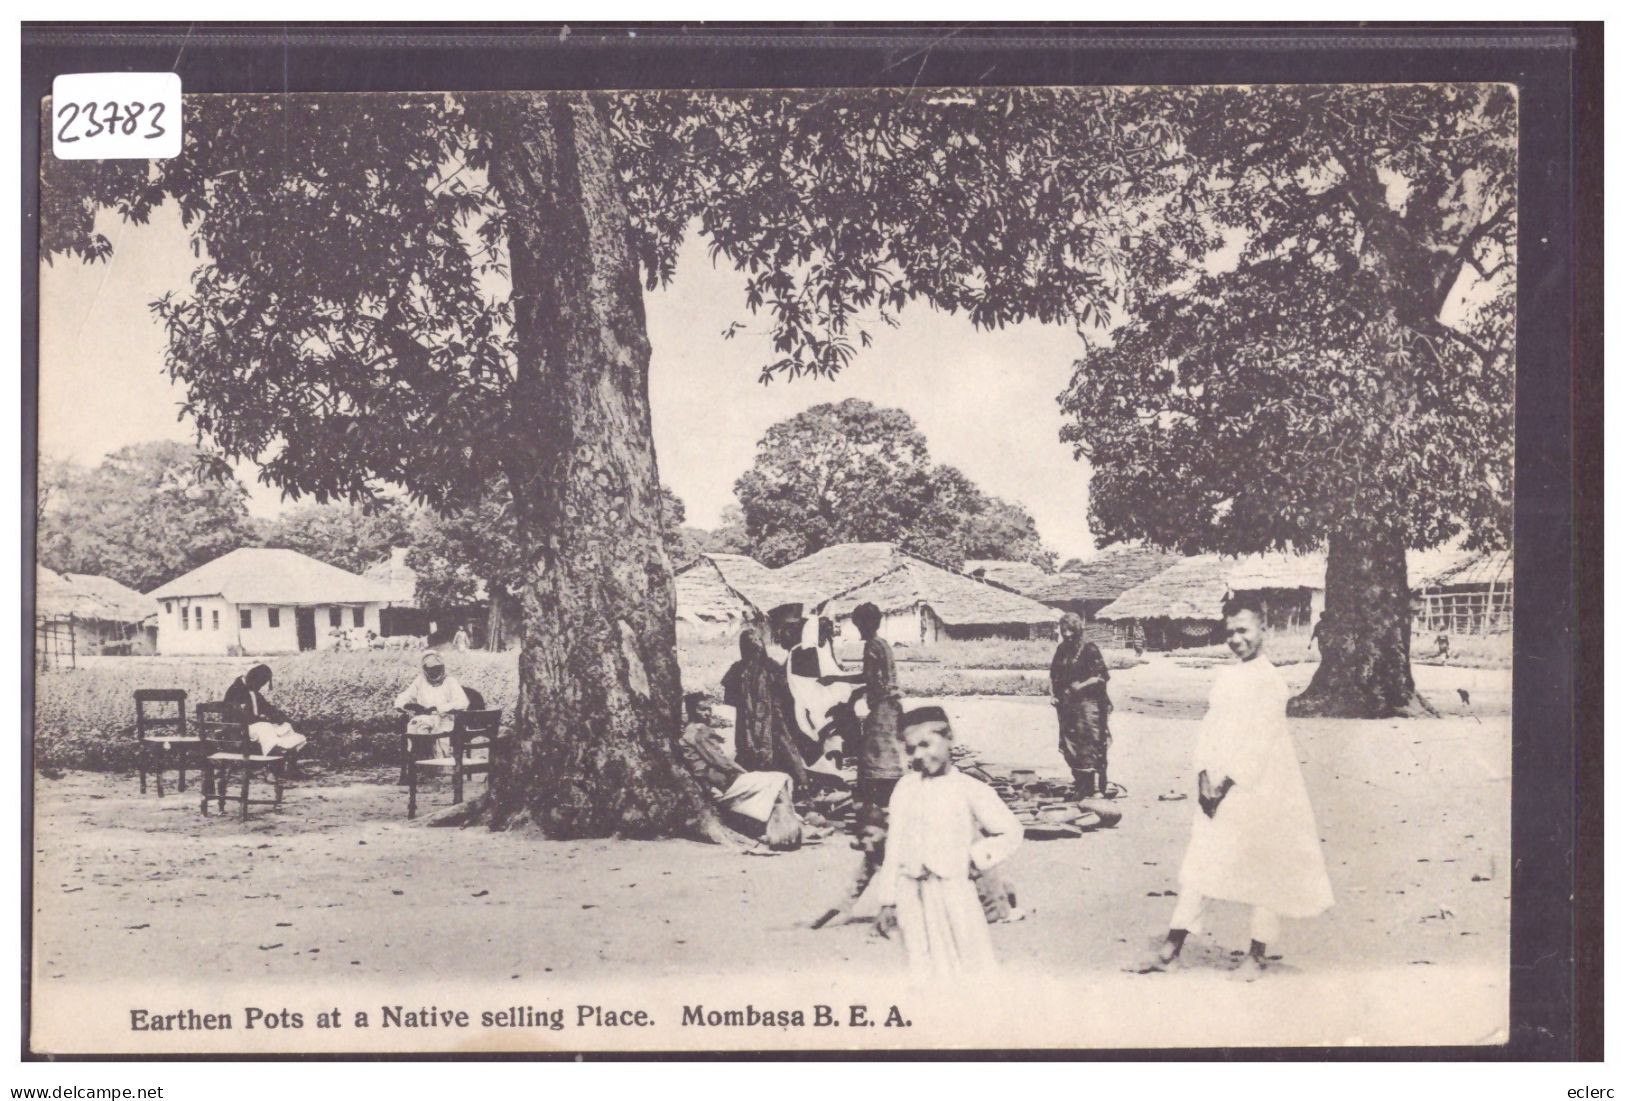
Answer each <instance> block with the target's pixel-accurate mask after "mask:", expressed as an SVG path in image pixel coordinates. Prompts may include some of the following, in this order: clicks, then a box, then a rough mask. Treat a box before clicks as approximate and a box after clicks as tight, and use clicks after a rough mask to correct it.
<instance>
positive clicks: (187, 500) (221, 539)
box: [38, 441, 257, 592]
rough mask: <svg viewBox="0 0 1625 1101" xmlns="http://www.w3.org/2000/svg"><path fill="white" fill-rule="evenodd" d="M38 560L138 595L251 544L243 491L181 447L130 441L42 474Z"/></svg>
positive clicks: (205, 458)
mask: <svg viewBox="0 0 1625 1101" xmlns="http://www.w3.org/2000/svg"><path fill="white" fill-rule="evenodd" d="M42 475H43V476H44V477H43V484H44V487H45V494H46V496H47V498H48V500H47V504H46V506H45V507H44V508H43V509H42V511H41V516H40V525H39V532H38V548H39V560H40V563H41V564H42V565H44V566H45V567H47V568H49V569H53V570H62V571H66V572H70V573H88V574H99V575H101V576H104V577H111V578H112V579H113V580H115V581H118V582H120V583H122V584H125V585H128V586H129V587H130V588H132V589H136V590H138V591H140V592H147V591H150V590H152V589H155V588H157V587H158V586H159V585H161V584H163V583H164V582H165V581H169V580H172V579H173V578H176V577H179V576H180V575H181V574H183V573H186V572H187V571H188V570H192V569H195V568H197V567H198V566H201V565H203V564H204V563H205V562H208V561H211V560H212V559H215V558H218V557H219V556H220V555H222V554H225V553H226V552H228V551H233V550H236V549H237V548H238V547H244V546H252V545H254V544H255V543H256V541H257V540H256V533H255V531H254V527H253V523H252V521H251V520H250V519H249V516H248V491H247V490H246V489H245V488H244V487H243V484H242V483H241V482H239V481H238V480H237V479H236V478H234V477H232V476H230V474H229V472H228V473H225V474H222V473H221V471H220V469H219V468H218V466H217V465H216V464H215V463H213V462H212V461H210V458H209V457H208V456H200V455H199V454H198V453H197V452H195V451H194V450H193V449H192V448H190V447H187V446H186V445H185V444H181V443H175V442H172V441H154V442H151V443H140V444H132V445H130V446H129V447H123V448H120V449H119V450H117V451H115V452H113V453H112V454H111V455H109V456H107V458H106V459H104V460H102V462H101V463H100V464H99V465H97V466H95V467H92V468H90V469H84V468H82V467H78V466H75V465H72V464H65V463H57V464H52V465H51V466H50V467H49V468H48V469H47V470H45V471H43V472H42Z"/></svg>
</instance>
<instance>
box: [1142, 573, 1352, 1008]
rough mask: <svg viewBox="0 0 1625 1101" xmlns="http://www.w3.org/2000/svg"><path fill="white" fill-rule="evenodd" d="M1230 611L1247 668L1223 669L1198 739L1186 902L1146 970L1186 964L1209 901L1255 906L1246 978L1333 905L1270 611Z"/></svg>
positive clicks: (1230, 634) (1232, 640) (1242, 602)
mask: <svg viewBox="0 0 1625 1101" xmlns="http://www.w3.org/2000/svg"><path fill="white" fill-rule="evenodd" d="M1224 612H1225V634H1226V636H1227V642H1228V643H1229V646H1230V649H1231V651H1232V652H1233V653H1234V654H1235V655H1236V657H1238V658H1240V659H1241V660H1240V661H1239V662H1238V663H1237V664H1235V665H1231V666H1228V667H1226V668H1224V669H1221V670H1220V671H1219V675H1218V676H1217V677H1216V678H1215V680H1214V683H1213V691H1212V695H1211V696H1210V698H1209V703H1208V711H1207V714H1206V716H1204V717H1203V719H1202V727H1201V730H1200V732H1199V733H1198V735H1197V741H1196V760H1195V768H1196V773H1197V777H1196V782H1197V808H1196V811H1195V816H1194V820H1193V822H1192V826H1191V840H1190V846H1189V848H1187V849H1186V851H1185V861H1184V864H1183V865H1182V866H1181V868H1180V872H1179V902H1178V904H1177V905H1176V906H1175V908H1174V913H1173V917H1172V918H1171V919H1170V921H1169V923H1168V924H1169V929H1168V937H1167V939H1166V940H1165V941H1164V942H1163V945H1162V948H1161V949H1160V950H1159V951H1158V953H1157V955H1156V957H1155V958H1154V959H1153V960H1152V961H1151V963H1150V964H1149V965H1148V967H1147V970H1164V969H1166V968H1167V967H1169V966H1170V965H1172V964H1173V963H1174V961H1175V960H1177V959H1178V957H1179V952H1180V949H1181V948H1182V947H1183V946H1184V943H1185V937H1186V935H1187V934H1188V933H1189V932H1190V931H1192V930H1196V929H1200V927H1201V919H1202V910H1203V906H1204V903H1205V902H1206V900H1208V899H1224V900H1228V901H1231V902H1241V903H1245V904H1247V905H1250V906H1251V907H1252V908H1253V911H1252V924H1251V934H1252V943H1251V946H1250V948H1249V950H1248V953H1247V956H1246V958H1245V959H1244V960H1243V962H1242V971H1243V972H1244V973H1245V975H1246V976H1247V977H1252V976H1256V975H1257V974H1258V973H1259V972H1261V971H1262V970H1263V967H1264V959H1265V946H1266V945H1268V944H1271V943H1273V942H1274V941H1275V940H1276V939H1277V937H1278V936H1279V935H1280V919H1281V918H1282V917H1294V918H1302V917H1313V916H1314V915H1316V914H1319V913H1321V912H1323V911H1324V910H1326V909H1327V908H1328V907H1330V906H1331V905H1332V886H1331V881H1330V880H1329V879H1328V878H1327V876H1326V862H1325V859H1324V857H1323V856H1322V854H1321V851H1320V831H1319V829H1318V828H1317V827H1316V825H1315V814H1314V810H1313V808H1312V807H1311V806H1310V805H1309V792H1308V789H1307V788H1306V787H1305V786H1304V782H1303V772H1302V770H1301V769H1300V768H1299V766H1298V754H1297V749H1296V747H1295V746H1294V744H1293V741H1292V734H1291V731H1290V730H1289V729H1288V728H1287V721H1286V705H1287V698H1288V696H1289V694H1290V693H1289V692H1288V690H1287V686H1286V682H1285V681H1284V680H1283V679H1282V678H1281V674H1280V673H1279V672H1278V671H1277V670H1276V668H1275V666H1274V665H1272V664H1270V661H1269V658H1267V657H1266V656H1265V655H1264V629H1263V615H1262V611H1261V609H1260V608H1259V606H1258V604H1257V603H1256V602H1255V601H1253V600H1251V599H1249V598H1245V597H1243V598H1232V599H1231V600H1229V601H1227V602H1226V603H1225V608H1224Z"/></svg>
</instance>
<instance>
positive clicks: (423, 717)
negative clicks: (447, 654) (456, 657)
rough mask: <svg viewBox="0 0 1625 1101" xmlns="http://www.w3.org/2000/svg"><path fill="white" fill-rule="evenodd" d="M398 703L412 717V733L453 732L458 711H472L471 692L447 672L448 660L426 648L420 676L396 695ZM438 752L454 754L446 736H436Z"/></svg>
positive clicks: (439, 754)
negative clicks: (470, 703) (469, 697)
mask: <svg viewBox="0 0 1625 1101" xmlns="http://www.w3.org/2000/svg"><path fill="white" fill-rule="evenodd" d="M395 706H396V707H398V708H400V709H401V710H402V711H405V712H406V713H407V714H408V715H410V716H411V718H410V719H408V720H407V721H406V733H407V734H408V735H409V736H411V735H428V734H450V733H451V731H452V727H453V726H455V725H456V722H457V719H456V715H455V714H454V712H457V711H467V710H468V693H467V692H465V691H463V686H462V685H461V684H458V683H457V678H456V677H454V676H452V675H450V674H449V673H447V672H446V663H445V661H444V660H443V659H442V658H441V657H440V655H439V654H438V653H436V652H435V651H433V650H426V651H424V653H423V657H422V659H421V660H420V662H419V666H418V675H417V677H416V678H415V679H414V680H413V681H412V683H411V684H409V685H407V686H406V691H404V692H402V693H401V694H400V695H399V696H396V697H395ZM434 752H435V756H437V757H447V756H450V755H451V746H450V745H449V744H448V742H447V739H445V738H436V739H435V741H434Z"/></svg>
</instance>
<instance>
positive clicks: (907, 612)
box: [827, 551, 1061, 645]
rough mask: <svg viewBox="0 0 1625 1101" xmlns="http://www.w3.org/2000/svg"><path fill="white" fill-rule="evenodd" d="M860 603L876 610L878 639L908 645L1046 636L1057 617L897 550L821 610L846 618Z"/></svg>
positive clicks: (1013, 594) (984, 583)
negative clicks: (883, 567) (885, 564)
mask: <svg viewBox="0 0 1625 1101" xmlns="http://www.w3.org/2000/svg"><path fill="white" fill-rule="evenodd" d="M864 603H870V604H874V605H875V606H876V607H878V608H879V609H880V611H881V615H882V617H883V619H882V625H881V636H882V637H883V638H888V639H890V640H891V641H893V642H907V643H909V644H911V645H912V644H915V643H916V642H918V643H921V644H929V643H931V642H933V641H936V640H937V639H938V638H1047V637H1049V636H1051V635H1053V634H1054V633H1055V624H1056V622H1057V621H1058V620H1059V619H1060V618H1061V613H1060V612H1058V611H1056V610H1055V609H1054V608H1051V607H1048V606H1047V605H1044V604H1040V603H1038V602H1037V601H1036V600H1031V599H1029V598H1027V597H1025V596H1022V595H1021V594H1020V593H1017V592H1012V591H1011V590H1009V589H1006V588H1004V587H1003V586H1000V585H996V584H990V583H989V582H987V581H984V580H981V579H979V578H975V577H970V576H967V575H965V574H962V573H957V572H955V571H953V570H947V569H944V568H942V567H941V566H936V565H933V564H932V563H930V562H927V561H925V560H924V559H921V558H915V557H914V556H913V555H910V554H906V553H904V552H901V551H899V552H897V554H896V559H895V564H894V565H893V566H892V568H891V569H889V570H887V571H886V572H885V573H883V574H881V575H880V576H878V577H875V578H872V579H870V580H868V581H865V582H863V583H862V584H860V585H858V586H856V587H854V588H851V589H848V590H847V591H845V592H843V593H837V594H836V595H835V596H834V597H833V598H831V600H830V602H829V605H828V608H827V611H828V613H829V614H830V615H832V616H833V617H835V618H836V619H838V620H841V619H847V618H849V617H850V616H851V614H852V609H853V608H856V607H857V606H858V605H859V604H864ZM899 620H901V621H906V622H907V623H908V624H909V626H908V627H907V628H905V627H903V626H902V624H901V623H899V622H897V621H899ZM888 628H889V629H888ZM893 636H897V637H893ZM916 636H917V637H916Z"/></svg>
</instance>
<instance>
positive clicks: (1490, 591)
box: [1410, 550, 1512, 634]
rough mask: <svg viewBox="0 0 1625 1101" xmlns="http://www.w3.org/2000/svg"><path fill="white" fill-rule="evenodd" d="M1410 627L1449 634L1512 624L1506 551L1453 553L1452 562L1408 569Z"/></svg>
mask: <svg viewBox="0 0 1625 1101" xmlns="http://www.w3.org/2000/svg"><path fill="white" fill-rule="evenodd" d="M1410 583H1411V592H1412V593H1413V602H1414V605H1413V607H1414V611H1415V615H1416V627H1417V629H1419V630H1422V631H1432V632H1440V633H1446V634H1450V633H1454V634H1494V633H1497V632H1500V631H1508V630H1511V629H1512V552H1511V551H1510V550H1500V551H1484V552H1482V553H1467V552H1458V554H1457V555H1456V557H1455V559H1454V560H1453V561H1445V562H1440V563H1438V564H1436V565H1435V567H1434V568H1432V569H1429V570H1424V571H1413V572H1412V575H1411V578H1410Z"/></svg>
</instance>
